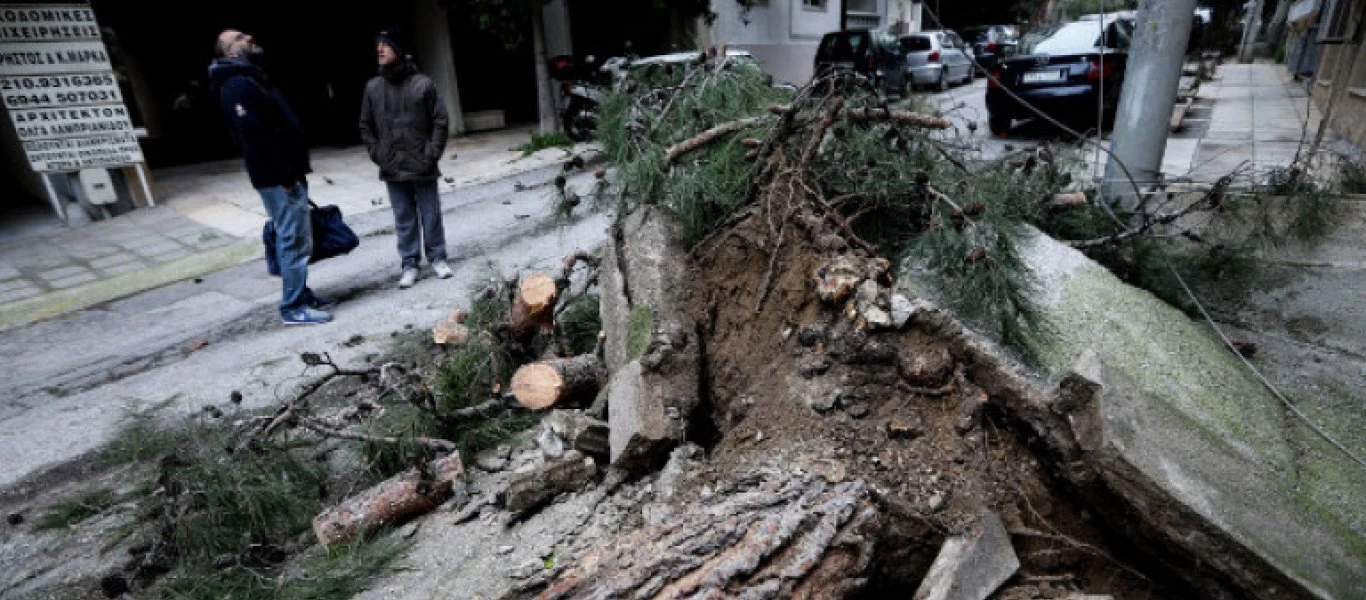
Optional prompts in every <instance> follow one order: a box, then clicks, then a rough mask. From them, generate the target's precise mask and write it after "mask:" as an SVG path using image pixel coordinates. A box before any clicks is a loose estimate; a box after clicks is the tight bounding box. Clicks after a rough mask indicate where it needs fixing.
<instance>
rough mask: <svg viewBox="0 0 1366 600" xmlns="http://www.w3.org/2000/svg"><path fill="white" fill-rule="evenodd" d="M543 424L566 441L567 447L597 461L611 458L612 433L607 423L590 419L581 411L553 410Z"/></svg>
mask: <svg viewBox="0 0 1366 600" xmlns="http://www.w3.org/2000/svg"><path fill="white" fill-rule="evenodd" d="M542 423H543V426H544V427H545V428H546V429H548V430H549V431H551V432H553V433H554V434H555V435H556V436H558V437H559V438H560V439H562V440H564V442H565V445H566V446H567V447H569V448H573V449H575V450H578V451H579V452H582V453H584V454H585V455H587V456H591V457H593V458H594V459H597V460H604V461H605V460H607V459H608V458H609V455H610V453H611V441H610V436H611V431H610V429H609V428H608V426H607V423H605V422H603V421H599V420H598V419H594V418H592V417H589V416H588V415H586V414H585V413H584V411H581V410H553V411H551V412H550V414H549V415H548V416H546V418H545V419H544V420H543V421H542Z"/></svg>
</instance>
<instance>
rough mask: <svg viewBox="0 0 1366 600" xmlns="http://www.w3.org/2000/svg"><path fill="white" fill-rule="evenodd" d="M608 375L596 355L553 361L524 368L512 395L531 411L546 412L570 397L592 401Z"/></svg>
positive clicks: (532, 364) (554, 359) (517, 377)
mask: <svg viewBox="0 0 1366 600" xmlns="http://www.w3.org/2000/svg"><path fill="white" fill-rule="evenodd" d="M606 378H607V372H606V370H605V369H604V368H603V366H602V361H601V360H599V359H598V357H597V355H596V354H583V355H580V356H575V357H572V358H552V359H549V360H543V361H539V362H534V363H531V364H529V365H524V366H523V367H522V368H520V369H517V372H516V373H515V374H513V376H512V395H513V396H514V397H516V398H517V402H519V403H521V405H522V406H525V407H527V408H529V409H531V410H542V409H546V408H550V407H552V406H555V405H556V404H559V403H560V402H562V401H564V400H565V399H567V398H573V397H584V398H592V397H594V396H596V395H597V393H598V390H600V389H602V384H603V381H604V380H605V379H606Z"/></svg>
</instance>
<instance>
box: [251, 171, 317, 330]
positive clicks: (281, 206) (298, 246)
mask: <svg viewBox="0 0 1366 600" xmlns="http://www.w3.org/2000/svg"><path fill="white" fill-rule="evenodd" d="M256 191H257V192H258V193H260V194H261V202H262V203H263V204H265V206H266V213H268V214H269V215H270V220H271V221H274V222H275V257H276V259H277V260H279V262H280V280H281V282H282V284H283V286H284V293H283V295H282V297H281V299H280V314H286V313H289V312H292V311H295V310H298V309H300V308H304V307H306V306H308V303H309V301H310V299H311V298H312V297H313V292H311V291H309V289H308V259H309V257H310V256H312V255H313V222H312V221H311V220H310V217H309V211H310V208H309V206H308V183H307V182H302V181H301V182H299V184H298V185H296V186H294V189H293V190H287V189H285V187H284V186H280V185H277V186H275V187H268V188H259V189H257V190H256Z"/></svg>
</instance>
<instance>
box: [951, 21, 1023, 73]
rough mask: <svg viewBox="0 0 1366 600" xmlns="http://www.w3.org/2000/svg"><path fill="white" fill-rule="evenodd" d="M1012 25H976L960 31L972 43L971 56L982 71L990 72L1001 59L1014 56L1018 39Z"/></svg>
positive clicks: (1017, 47) (1017, 46)
mask: <svg viewBox="0 0 1366 600" xmlns="http://www.w3.org/2000/svg"><path fill="white" fill-rule="evenodd" d="M1015 31H1016V30H1015V26H1014V25H977V26H973V27H968V28H967V29H964V30H963V31H962V33H963V39H965V40H968V41H969V42H971V43H972V56H973V58H974V59H976V60H977V64H979V65H982V68H983V69H987V70H991V68H992V67H995V66H996V63H997V62H998V61H1000V59H1003V58H1009V57H1011V56H1015V54H1016V51H1017V50H1018V49H1019V44H1020V42H1019V39H1018V38H1017V36H1016V33H1015Z"/></svg>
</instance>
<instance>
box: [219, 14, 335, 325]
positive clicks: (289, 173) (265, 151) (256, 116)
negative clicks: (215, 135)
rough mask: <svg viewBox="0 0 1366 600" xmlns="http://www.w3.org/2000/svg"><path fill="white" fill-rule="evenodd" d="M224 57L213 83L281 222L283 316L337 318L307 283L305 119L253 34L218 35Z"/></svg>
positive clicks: (264, 198)
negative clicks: (269, 74)
mask: <svg viewBox="0 0 1366 600" xmlns="http://www.w3.org/2000/svg"><path fill="white" fill-rule="evenodd" d="M215 50H216V54H217V57H216V58H214V60H213V63H212V64H210V65H209V81H210V84H209V88H210V91H211V92H212V93H213V94H214V95H215V96H217V97H218V100H219V104H220V105H221V107H222V109H223V117H224V119H226V120H227V123H228V131H229V132H230V133H231V134H232V139H233V141H234V142H236V144H237V147H238V149H240V150H241V151H242V160H243V162H245V163H246V166H247V174H248V175H249V176H250V177H251V186H252V187H254V188H256V191H257V193H259V194H261V202H262V203H263V204H264V205H265V207H266V213H268V214H269V215H270V220H271V221H273V222H274V223H275V243H276V247H275V255H276V257H277V258H278V259H279V262H280V279H281V282H282V285H283V287H284V293H283V297H282V298H281V300H280V316H281V317H282V318H283V319H284V322H285V324H286V325H314V324H319V323H326V322H328V321H331V320H332V315H331V313H328V312H327V311H324V310H322V307H323V305H324V304H327V302H325V301H323V300H322V299H320V298H318V297H316V296H314V295H313V292H312V291H311V290H309V289H308V259H309V257H310V256H311V255H312V254H313V226H312V223H311V222H310V220H309V218H310V217H309V211H310V210H311V209H310V207H309V202H308V182H307V181H305V180H304V176H305V175H307V174H308V173H310V172H312V168H311V167H310V166H309V163H308V142H307V141H306V140H305V139H304V129H303V126H302V125H300V124H299V119H298V118H297V117H295V116H294V112H293V111H291V110H290V109H289V104H287V103H286V102H285V99H284V96H282V95H280V90H279V89H278V88H276V87H275V86H274V85H273V84H272V83H270V81H269V80H267V79H266V75H265V72H264V71H262V70H261V67H260V66H259V63H260V61H261V57H262V53H263V51H262V49H261V47H260V46H257V45H256V42H255V40H253V39H252V37H251V36H250V35H248V34H245V33H242V32H240V31H237V30H234V29H229V30H227V31H224V32H223V33H221V34H219V36H218V43H217V45H216V46H215Z"/></svg>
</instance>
